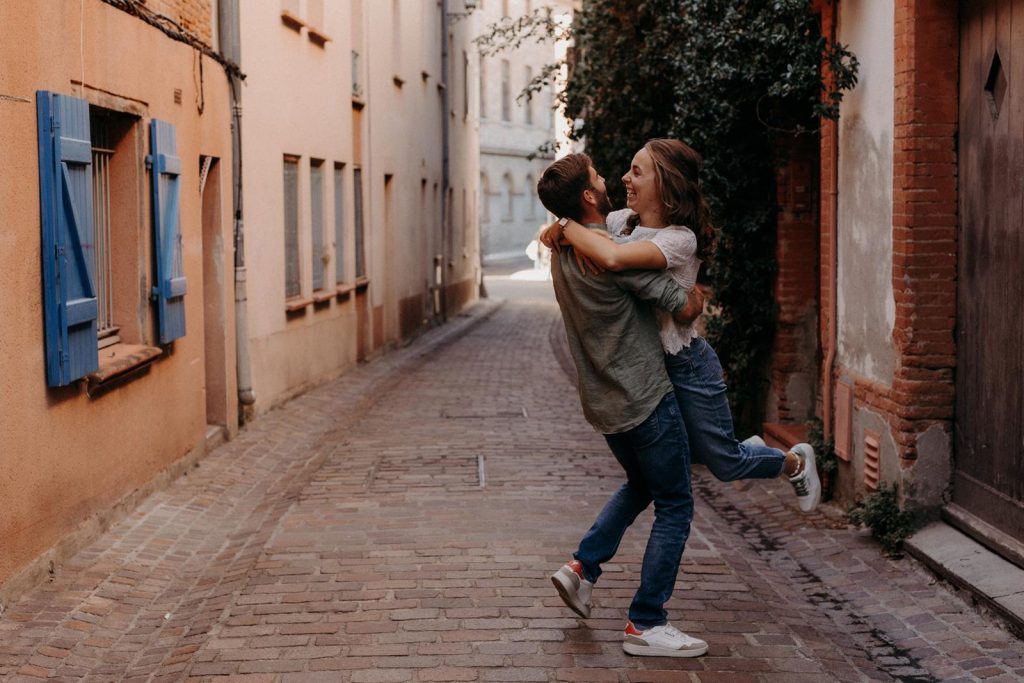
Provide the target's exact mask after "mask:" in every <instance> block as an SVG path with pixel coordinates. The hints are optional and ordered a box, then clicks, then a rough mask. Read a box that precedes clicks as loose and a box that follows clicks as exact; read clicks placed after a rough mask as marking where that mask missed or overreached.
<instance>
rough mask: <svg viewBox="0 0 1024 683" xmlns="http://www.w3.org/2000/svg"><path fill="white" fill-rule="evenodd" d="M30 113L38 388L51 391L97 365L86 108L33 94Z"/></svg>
mask: <svg viewBox="0 0 1024 683" xmlns="http://www.w3.org/2000/svg"><path fill="white" fill-rule="evenodd" d="M36 114H37V117H38V133H39V205H40V214H41V218H42V220H41V223H42V242H43V259H42V260H43V299H44V301H43V311H44V327H45V333H46V382H47V384H48V385H49V386H51V387H59V386H65V385H67V384H71V383H72V382H74V381H75V380H77V379H79V378H80V377H84V376H85V375H87V374H89V373H90V372H95V371H96V370H97V369H98V367H99V356H98V354H97V351H96V289H95V285H94V279H93V226H92V170H91V168H90V166H91V164H92V143H91V140H90V134H89V103H88V102H86V101H85V100H81V99H78V98H77V97H69V96H68V95H60V94H57V93H53V92H47V91H44V90H40V91H39V92H37V93H36Z"/></svg>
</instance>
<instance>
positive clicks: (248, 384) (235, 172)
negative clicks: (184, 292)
mask: <svg viewBox="0 0 1024 683" xmlns="http://www.w3.org/2000/svg"><path fill="white" fill-rule="evenodd" d="M217 12H218V17H217V18H218V23H217V25H218V30H219V33H220V36H219V37H220V45H221V51H222V52H223V53H224V56H225V57H227V58H228V59H230V60H231V61H232V62H234V63H235V64H241V62H242V59H241V57H242V50H241V37H240V34H241V31H240V20H239V7H238V0H221V2H220V3H218V10H217ZM229 83H230V85H231V158H232V165H231V176H232V194H233V197H232V200H233V204H234V230H233V232H234V247H235V371H236V376H237V380H238V403H239V405H240V406H241V409H240V410H239V414H238V421H239V424H240V425H241V424H245V420H246V415H247V414H248V413H249V412H251V411H249V410H246V408H247V407H248V406H251V405H253V404H254V403H255V402H256V395H255V394H254V393H253V390H252V370H251V366H250V364H249V325H248V304H247V301H248V296H247V294H246V286H245V281H246V272H245V226H244V223H243V221H242V93H241V85H242V82H241V80H240V79H239V78H238V76H237V75H235V74H231V75H230V77H229Z"/></svg>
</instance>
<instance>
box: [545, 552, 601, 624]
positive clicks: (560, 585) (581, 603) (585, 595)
mask: <svg viewBox="0 0 1024 683" xmlns="http://www.w3.org/2000/svg"><path fill="white" fill-rule="evenodd" d="M551 583H553V584H555V590H557V591H558V595H560V596H561V598H562V602H564V603H565V604H566V606H567V607H568V608H569V609H571V610H572V611H573V612H575V613H576V614H578V615H580V616H581V617H583V618H584V619H586V618H588V617H589V616H590V595H591V593H592V592H593V590H594V584H592V583H591V582H590V581H587V580H586V579H584V578H583V565H581V564H580V562H579V560H573V561H572V562H570V563H569V564H563V565H562V568H561V569H559V570H558V571H557V572H555V573H554V574H552V575H551Z"/></svg>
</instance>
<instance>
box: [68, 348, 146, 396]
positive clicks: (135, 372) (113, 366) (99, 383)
mask: <svg viewBox="0 0 1024 683" xmlns="http://www.w3.org/2000/svg"><path fill="white" fill-rule="evenodd" d="M162 354H163V351H162V350H161V349H159V348H157V347H155V346H143V345H140V344H114V345H112V346H108V347H106V348H105V349H100V352H99V369H98V370H96V372H94V373H92V374H90V375H87V376H86V382H87V386H86V391H87V392H88V394H89V396H90V397H95V396H98V395H100V394H102V393H105V392H106V391H109V390H110V389H113V388H114V387H117V386H120V385H122V384H124V383H126V382H130V381H131V380H133V379H135V378H136V377H141V376H142V375H144V374H146V372H148V371H149V366H150V365H151V364H152V363H153V361H155V360H156V359H157V358H158V357H160V356H161V355H162Z"/></svg>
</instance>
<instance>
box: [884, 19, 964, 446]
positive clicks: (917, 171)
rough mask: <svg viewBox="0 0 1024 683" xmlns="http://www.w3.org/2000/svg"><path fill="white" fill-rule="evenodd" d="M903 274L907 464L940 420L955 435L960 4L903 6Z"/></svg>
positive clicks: (899, 385) (899, 308) (897, 418)
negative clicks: (924, 435) (921, 436)
mask: <svg viewBox="0 0 1024 683" xmlns="http://www.w3.org/2000/svg"><path fill="white" fill-rule="evenodd" d="M895 40H896V69H895V90H896V92H895V135H894V137H895V139H894V144H893V262H892V265H893V270H892V285H893V294H894V296H895V299H896V324H895V327H894V329H893V343H894V344H895V346H896V350H897V352H898V353H899V363H898V366H897V370H896V375H895V378H894V379H893V386H892V392H891V397H892V399H893V402H894V404H895V414H893V415H891V417H890V422H891V424H892V426H893V428H894V436H895V438H896V442H897V446H898V448H899V451H900V457H901V459H902V462H903V464H904V466H906V465H909V464H912V461H913V459H914V458H916V457H917V452H916V446H915V440H916V438H917V436H918V435H919V434H920V433H921V432H923V431H924V430H925V429H927V428H928V427H930V426H931V425H933V424H935V423H940V424H942V425H943V427H944V428H945V429H946V430H948V431H951V430H952V420H953V411H954V387H953V368H954V366H955V364H956V349H955V346H954V337H953V331H954V328H955V325H956V232H957V160H956V134H957V117H958V111H957V69H958V51H959V19H958V16H957V3H955V2H949V1H948V0H899V1H898V2H897V3H896V31H895Z"/></svg>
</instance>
